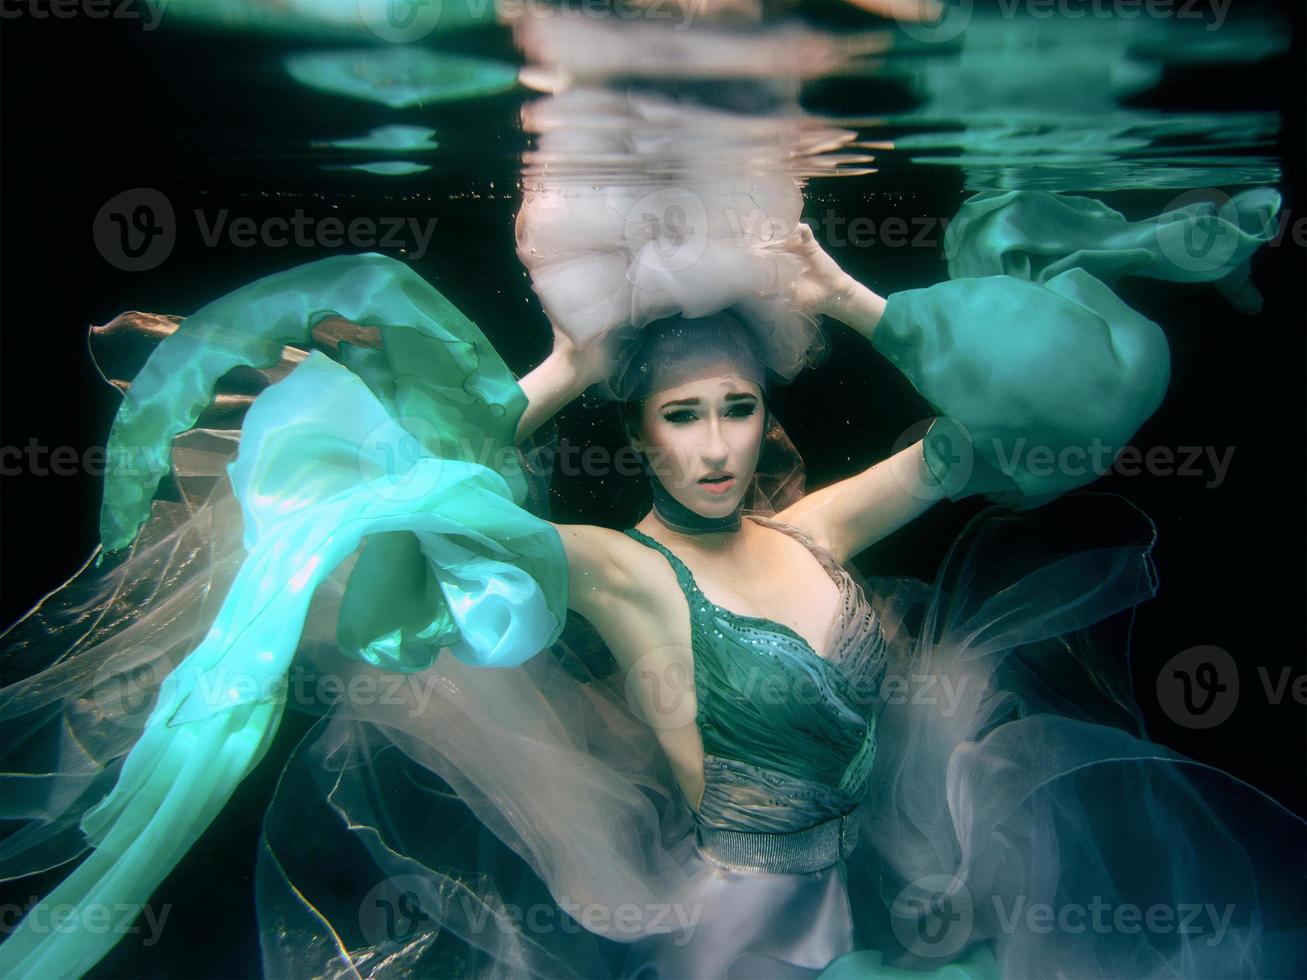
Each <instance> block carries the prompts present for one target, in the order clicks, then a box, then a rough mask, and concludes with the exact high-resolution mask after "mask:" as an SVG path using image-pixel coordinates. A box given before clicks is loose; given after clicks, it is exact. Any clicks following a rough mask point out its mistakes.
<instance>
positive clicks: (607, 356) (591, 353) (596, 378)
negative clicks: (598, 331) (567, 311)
mask: <svg viewBox="0 0 1307 980" xmlns="http://www.w3.org/2000/svg"><path fill="white" fill-rule="evenodd" d="M550 357H551V358H555V359H557V360H559V361H560V362H562V363H565V364H567V365H568V367H569V369H570V370H571V372H572V374H573V376H574V377H575V378H576V381H577V383H578V384H580V386H581V388H582V389H585V388H588V387H590V386H591V385H592V384H598V383H599V382H600V381H603V380H604V379H605V378H607V377H608V374H609V372H610V371H611V370H612V367H613V354H612V345H611V344H610V343H609V342H608V341H607V340H606V339H602V338H601V339H599V340H597V341H595V342H592V343H590V344H587V345H585V346H578V345H577V344H576V343H575V342H574V341H573V340H572V338H571V337H569V336H568V335H567V334H565V333H564V332H563V331H561V330H559V329H558V327H556V326H555V327H554V349H553V352H552V353H551V354H550Z"/></svg>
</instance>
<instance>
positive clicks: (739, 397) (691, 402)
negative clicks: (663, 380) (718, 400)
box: [659, 391, 758, 412]
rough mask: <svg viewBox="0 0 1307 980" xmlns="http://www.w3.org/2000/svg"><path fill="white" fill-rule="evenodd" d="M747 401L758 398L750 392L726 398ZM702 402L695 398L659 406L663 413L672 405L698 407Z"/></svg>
mask: <svg viewBox="0 0 1307 980" xmlns="http://www.w3.org/2000/svg"><path fill="white" fill-rule="evenodd" d="M745 399H753V400H754V401H757V399H758V396H757V395H754V393H753V392H749V391H735V392H731V393H729V395H727V397H725V401H744V400H745ZM701 401H703V399H698V397H695V399H676V400H674V401H664V402H663V404H661V405H659V410H660V412H661V410H663V409H665V408H670V406H672V405H698V404H699V402H701Z"/></svg>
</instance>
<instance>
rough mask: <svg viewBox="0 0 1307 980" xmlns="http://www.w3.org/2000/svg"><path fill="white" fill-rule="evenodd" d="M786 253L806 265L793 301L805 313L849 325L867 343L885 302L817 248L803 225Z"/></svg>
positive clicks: (794, 288) (793, 289) (788, 243)
mask: <svg viewBox="0 0 1307 980" xmlns="http://www.w3.org/2000/svg"><path fill="white" fill-rule="evenodd" d="M785 250H786V251H787V252H789V253H791V254H792V255H795V256H797V257H798V258H799V260H800V261H801V262H802V263H803V267H802V271H801V272H800V273H799V276H798V278H797V279H796V280H795V281H794V283H793V285H792V286H791V287H790V298H791V300H792V302H793V303H794V305H795V306H796V307H797V308H798V309H800V310H802V311H803V312H804V313H808V314H811V315H813V316H817V315H824V316H829V317H833V318H835V319H836V320H840V321H841V322H843V323H847V324H848V325H849V326H850V327H852V328H853V329H854V330H856V331H858V333H860V334H862V335H863V336H864V337H866V338H867V339H868V340H870V339H871V335H872V334H873V333H874V332H875V330H876V324H878V323H879V322H880V318H881V314H882V313H884V312H885V300H884V298H882V297H881V296H878V295H877V294H876V293H873V292H872V291H871V290H870V289H868V288H867V287H866V286H864V285H863V284H862V283H860V282H858V280H856V279H854V278H853V277H852V276H851V275H849V274H848V273H847V272H845V271H844V270H843V269H841V268H840V267H839V265H838V264H837V263H836V261H835V260H834V259H832V258H831V257H830V256H829V255H827V254H826V252H825V250H824V249H823V248H822V247H821V246H820V245H818V244H817V239H816V238H815V237H813V234H812V229H811V228H809V227H808V226H807V225H806V224H804V223H803V222H800V223H799V224H798V225H797V226H795V229H794V233H793V234H792V235H791V236H790V238H789V240H788V241H786V243H785Z"/></svg>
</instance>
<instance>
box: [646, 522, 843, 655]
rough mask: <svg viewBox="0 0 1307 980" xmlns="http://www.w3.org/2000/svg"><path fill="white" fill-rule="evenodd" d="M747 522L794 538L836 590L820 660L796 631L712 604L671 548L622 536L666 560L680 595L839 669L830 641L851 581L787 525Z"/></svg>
mask: <svg viewBox="0 0 1307 980" xmlns="http://www.w3.org/2000/svg"><path fill="white" fill-rule="evenodd" d="M749 520H751V521H754V522H755V523H760V524H762V525H763V526H764V527H771V528H772V529H773V530H776V531H779V532H780V533H781V534H787V535H788V536H789V537H792V538H794V539H795V540H796V541H798V542H799V543H800V544H802V545H803V546H804V547H805V548H807V549H808V551H809V553H811V554H812V556H813V557H814V558H816V559H817V564H819V565H820V566H821V567H822V571H824V572H825V573H826V574H827V575H828V576H829V577H830V580H831V581H832V582H833V583H834V585H835V588H836V590H838V592H839V600H840V604H839V608H838V609H836V611H835V619H834V620H833V621H832V622H831V624H830V626H829V627H828V628H827V630H826V637H825V639H826V642H827V644H829V645H830V646H831V649H830V650H827V651H826V654H825V655H824V656H823V655H822V654H821V653H819V652H818V651H817V650H816V648H815V647H813V645H812V644H811V643H810V642H809V641H808V639H807V638H806V637H804V636H803V635H802V634H800V633H799V632H798V630H795V629H793V628H792V627H790V626H786V625H785V624H784V623H781V622H778V621H776V620H774V619H768V618H767V617H766V616H753V615H750V614H749V613H742V612H736V611H735V610H734V609H728V608H727V607H726V606H723V605H721V604H719V603H716V602H713V601H712V600H711V599H709V598H708V596H707V595H706V594H705V593H704V591H703V589H701V588H699V583H698V581H696V580H695V577H694V573H693V572H692V571H690V568H689V566H688V565H686V564H685V562H684V561H682V560H681V559H680V557H679V556H677V554H676V552H674V551H672V549H671V548H668V547H667V546H666V545H665V544H663V543H662V542H661V541H659V540H658V539H657V538H653V537H650V536H649V535H648V534H645V533H644V532H643V531H640V530H638V529H636V528H629V529H628V530H627V532H626V533H627V534H629V535H631V536H632V537H634V538H636V539H637V540H638V541H641V542H642V543H644V544H646V545H648V546H650V547H652V548H653V549H654V550H656V551H659V552H662V554H663V556H664V557H666V558H667V560H668V561H669V562H671V564H672V568H673V570H675V571H676V573H677V579H678V580H679V581H680V583H681V589H682V591H690V590H692V591H693V592H694V594H695V596H697V597H698V598H699V599H701V600H702V601H703V603H704V604H705V605H708V606H711V607H712V608H713V609H714V610H715V611H717V612H718V613H721V614H722V615H724V616H726V617H727V618H729V619H732V620H734V621H735V622H737V623H744V624H748V625H752V626H761V627H766V628H767V629H768V630H770V631H771V632H773V633H776V634H778V635H780V636H784V637H787V638H789V639H792V640H795V641H796V642H798V643H799V645H800V646H801V647H802V648H803V650H804V651H805V652H806V653H808V654H809V655H811V656H812V657H814V658H815V659H817V660H819V661H821V662H822V663H823V664H825V665H827V666H828V667H830V668H831V669H833V670H837V671H838V670H839V668H838V666H837V665H836V663H835V660H834V655H835V654H836V653H838V652H839V647H840V644H839V643H837V642H833V641H832V638H833V637H834V636H835V634H836V632H837V629H838V627H839V625H840V622H841V621H842V620H844V619H845V618H846V617H845V615H844V607H845V603H846V600H847V593H846V590H847V589H848V588H849V587H850V586H851V585H852V580H851V579H849V577H848V575H847V574H845V575H837V574H836V573H835V571H834V570H832V568H831V567H830V565H829V564H828V563H827V562H825V561H823V560H822V556H821V555H819V554H817V553H816V552H815V551H814V549H813V547H812V546H811V545H810V544H809V543H808V542H807V541H804V540H803V539H802V538H800V537H798V535H796V534H788V532H787V531H785V530H782V528H787V527H788V525H786V524H784V523H783V522H781V521H767V522H766V523H763V522H762V521H759V520H758V519H757V518H755V517H752V516H750V517H749ZM690 605H691V608H690V615H691V618H693V616H694V604H693V603H691V604H690Z"/></svg>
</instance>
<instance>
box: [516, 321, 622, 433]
mask: <svg viewBox="0 0 1307 980" xmlns="http://www.w3.org/2000/svg"><path fill="white" fill-rule="evenodd" d="M608 368H609V356H608V352H607V350H606V348H605V347H604V346H603V345H596V346H595V347H594V348H580V347H577V346H576V345H575V344H573V343H572V341H571V340H570V339H569V338H568V336H567V335H566V334H565V333H563V332H562V331H560V330H559V329H558V328H557V327H555V328H554V349H553V350H552V351H550V352H549V356H548V357H546V358H545V359H544V360H543V361H541V362H540V364H539V365H537V366H536V368H535V370H533V371H531V372H530V373H529V374H527V375H526V376H525V377H523V378H522V379H521V380H519V381H518V385H519V386H520V387H521V388H522V391H523V393H524V394H525V395H526V399H527V407H526V411H525V412H523V413H522V417H521V419H519V420H518V423H517V436H516V440H515V441H516V442H521V441H522V440H523V439H525V438H526V437H527V436H529V435H531V433H533V432H535V431H536V429H538V428H540V426H542V425H544V424H545V423H546V422H548V421H549V420H550V419H551V418H553V417H554V416H555V415H557V414H558V413H559V412H560V411H561V410H562V409H563V407H564V406H566V405H568V404H569V403H570V402H571V401H572V400H573V399H575V398H577V397H578V396H579V395H580V394H581V392H583V391H585V389H586V388H588V387H590V385H592V384H595V383H596V382H598V381H601V380H603V378H604V377H605V376H606V374H607V372H608Z"/></svg>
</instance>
